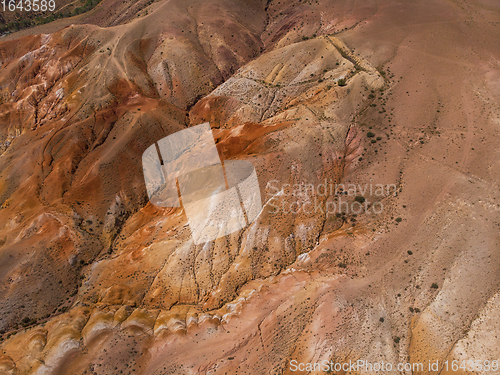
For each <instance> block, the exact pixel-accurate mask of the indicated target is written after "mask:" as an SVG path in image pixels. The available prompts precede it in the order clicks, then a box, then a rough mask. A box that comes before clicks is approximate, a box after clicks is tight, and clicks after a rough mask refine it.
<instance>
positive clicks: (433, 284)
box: [431, 283, 439, 289]
mask: <svg viewBox="0 0 500 375" xmlns="http://www.w3.org/2000/svg"><path fill="white" fill-rule="evenodd" d="M431 288H432V289H438V288H439V285H437V284H436V283H432V285H431Z"/></svg>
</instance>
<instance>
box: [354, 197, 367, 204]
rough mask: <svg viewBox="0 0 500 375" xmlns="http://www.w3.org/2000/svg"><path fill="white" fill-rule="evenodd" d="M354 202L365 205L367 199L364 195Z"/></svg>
mask: <svg viewBox="0 0 500 375" xmlns="http://www.w3.org/2000/svg"><path fill="white" fill-rule="evenodd" d="M354 200H355V201H356V202H358V203H365V201H366V199H365V197H363V196H362V195H357V196H356V197H355V198H354Z"/></svg>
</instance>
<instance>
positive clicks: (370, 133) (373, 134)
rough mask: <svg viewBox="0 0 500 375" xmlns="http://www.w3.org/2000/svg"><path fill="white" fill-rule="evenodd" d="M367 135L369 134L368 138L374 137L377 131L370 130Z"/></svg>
mask: <svg viewBox="0 0 500 375" xmlns="http://www.w3.org/2000/svg"><path fill="white" fill-rule="evenodd" d="M366 136H367V137H368V138H373V137H375V133H372V132H368V133H366Z"/></svg>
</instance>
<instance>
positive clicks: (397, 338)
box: [394, 336, 401, 344]
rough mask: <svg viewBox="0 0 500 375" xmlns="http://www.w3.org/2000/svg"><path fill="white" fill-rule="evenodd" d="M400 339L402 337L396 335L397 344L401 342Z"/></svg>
mask: <svg viewBox="0 0 500 375" xmlns="http://www.w3.org/2000/svg"><path fill="white" fill-rule="evenodd" d="M400 341H401V337H398V336H396V337H394V342H395V343H396V344H399V342H400Z"/></svg>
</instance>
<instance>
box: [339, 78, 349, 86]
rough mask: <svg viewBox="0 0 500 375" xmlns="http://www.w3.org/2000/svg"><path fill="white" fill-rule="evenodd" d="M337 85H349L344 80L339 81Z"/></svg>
mask: <svg viewBox="0 0 500 375" xmlns="http://www.w3.org/2000/svg"><path fill="white" fill-rule="evenodd" d="M337 83H338V84H339V86H346V85H347V83H346V81H345V79H344V78H341V79H339V80H338V82H337Z"/></svg>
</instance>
